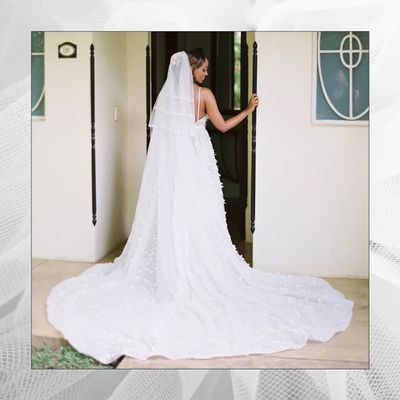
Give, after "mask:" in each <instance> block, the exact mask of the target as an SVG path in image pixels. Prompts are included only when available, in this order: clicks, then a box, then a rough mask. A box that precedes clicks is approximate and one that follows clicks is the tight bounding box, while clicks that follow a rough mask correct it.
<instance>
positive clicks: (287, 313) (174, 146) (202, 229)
mask: <svg viewBox="0 0 400 400" xmlns="http://www.w3.org/2000/svg"><path fill="white" fill-rule="evenodd" d="M193 96H194V94H193V83H192V75H191V69H190V66H189V61H188V58H187V55H186V53H185V52H179V53H175V54H174V55H173V56H172V57H171V63H170V67H169V71H168V77H167V81H166V83H165V85H164V87H163V89H162V90H161V92H160V95H159V97H158V99H157V102H156V104H155V106H154V109H153V111H152V116H151V119H150V126H151V127H152V133H151V141H150V146H149V150H148V154H147V158H146V163H145V168H144V172H143V177H142V183H141V187H140V194H139V199H138V204H137V207H136V212H135V217H134V221H133V225H132V231H131V233H130V236H129V239H128V241H127V244H126V246H125V248H124V250H123V252H122V254H121V255H120V256H119V257H117V258H116V259H115V260H114V262H111V263H103V264H97V265H95V266H93V267H91V268H89V269H87V270H86V271H84V272H83V273H81V274H80V275H79V276H76V277H72V278H69V279H67V280H65V281H63V282H61V283H59V284H58V285H57V286H55V287H54V288H53V289H52V290H51V292H50V294H49V296H48V298H47V317H48V320H49V322H50V323H51V324H52V325H53V326H54V327H55V328H56V329H57V330H59V331H60V332H62V334H63V335H64V337H65V338H66V339H67V340H68V341H69V342H70V344H71V345H72V346H73V347H75V348H76V349H77V350H78V351H80V352H82V353H84V354H87V355H90V356H92V357H94V358H96V359H97V360H99V361H100V362H102V363H110V362H112V361H114V360H116V359H117V358H119V357H120V356H122V355H127V356H130V357H133V358H136V359H141V360H145V359H147V358H148V357H150V356H154V355H161V356H165V357H168V358H170V359H182V358H211V357H216V356H233V355H247V354H252V353H271V352H278V351H282V350H286V349H296V348H299V347H302V346H304V345H305V344H306V342H307V340H317V341H327V340H329V339H330V338H331V337H332V336H333V335H334V334H335V332H340V331H343V330H345V329H346V328H347V327H348V325H349V322H350V320H351V317H352V307H353V303H352V302H351V301H349V300H347V299H345V297H344V296H343V295H342V294H341V293H340V292H338V291H336V290H335V289H333V288H332V287H331V286H330V285H329V284H328V283H327V282H326V281H324V280H322V279H319V278H315V277H310V276H296V275H283V274H279V273H269V272H265V271H261V270H258V269H252V268H250V267H249V265H248V264H247V263H246V262H245V260H244V259H243V257H242V256H241V255H239V254H238V253H237V251H236V248H235V246H234V245H233V244H232V242H231V239H230V236H229V233H228V229H227V224H226V219H225V210H224V200H223V194H222V189H221V182H220V177H219V173H218V169H217V163H216V159H215V155H214V150H213V147H212V144H211V141H210V138H209V135H208V133H207V130H206V128H205V123H206V119H207V116H204V117H203V118H201V119H200V120H198V121H197V122H195V118H194V101H193Z"/></svg>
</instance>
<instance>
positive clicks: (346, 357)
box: [32, 247, 369, 369]
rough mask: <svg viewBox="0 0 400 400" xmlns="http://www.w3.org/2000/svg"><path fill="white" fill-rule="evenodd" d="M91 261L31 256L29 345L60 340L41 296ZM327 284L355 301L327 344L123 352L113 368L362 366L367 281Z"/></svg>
mask: <svg viewBox="0 0 400 400" xmlns="http://www.w3.org/2000/svg"><path fill="white" fill-rule="evenodd" d="M121 250H122V247H120V248H118V249H116V250H115V251H113V252H111V253H110V254H109V255H107V257H105V258H104V259H102V260H101V261H100V262H108V261H111V260H113V259H114V258H115V257H117V256H118V255H119V254H120V252H121ZM92 265H93V263H78V262H71V261H54V260H38V259H34V260H33V261H32V344H33V345H40V344H41V343H43V342H45V343H47V344H49V345H52V346H59V345H61V344H66V343H67V342H66V341H65V339H63V338H62V335H61V333H60V332H58V331H57V330H56V329H54V328H53V327H52V326H51V325H50V324H49V323H48V321H47V319H46V308H45V306H46V298H47V296H48V293H49V292H50V289H51V288H52V287H53V286H55V285H56V284H57V283H58V282H61V281H62V280H64V279H66V278H68V277H71V276H75V275H77V274H79V273H80V272H82V271H83V270H85V269H86V268H89V267H90V266H92ZM327 280H328V281H329V282H330V283H331V285H332V286H333V287H335V288H336V289H338V290H339V291H341V292H342V293H343V294H344V295H345V296H346V297H347V298H349V299H351V300H353V301H354V302H355V306H354V316H353V319H352V322H351V325H350V327H349V328H348V329H347V330H346V331H345V332H342V333H338V334H336V335H335V336H334V337H333V338H332V339H331V340H330V341H329V342H327V343H317V342H309V343H308V344H307V345H306V346H305V347H303V348H302V349H299V350H288V351H284V352H280V353H274V354H271V355H266V354H262V355H261V354H260V355H251V356H239V357H218V358H212V359H208V360H196V359H185V360H169V359H167V358H165V357H158V356H154V357H151V358H149V359H148V360H145V361H141V360H136V359H133V358H130V357H124V358H123V359H122V361H121V362H120V364H119V365H118V368H129V369H134V368H163V369H164V368H165V369H168V368H204V369H212V368H229V369H235V368H239V369H241V368H253V369H259V368H261V369H262V368H307V369H314V368H323V369H333V368H341V369H352V368H356V369H362V368H368V331H369V330H368V325H369V311H368V310H369V307H368V281H367V280H365V279H327Z"/></svg>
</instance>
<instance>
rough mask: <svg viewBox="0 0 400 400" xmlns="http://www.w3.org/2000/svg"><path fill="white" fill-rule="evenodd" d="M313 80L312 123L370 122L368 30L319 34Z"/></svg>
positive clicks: (316, 37)
mask: <svg viewBox="0 0 400 400" xmlns="http://www.w3.org/2000/svg"><path fill="white" fill-rule="evenodd" d="M313 80H314V90H313V122H315V123H327V122H328V123H334V124H338V123H339V124H346V125H348V124H355V125H366V124H368V120H369V33H368V32H318V33H316V34H315V36H314V76H313Z"/></svg>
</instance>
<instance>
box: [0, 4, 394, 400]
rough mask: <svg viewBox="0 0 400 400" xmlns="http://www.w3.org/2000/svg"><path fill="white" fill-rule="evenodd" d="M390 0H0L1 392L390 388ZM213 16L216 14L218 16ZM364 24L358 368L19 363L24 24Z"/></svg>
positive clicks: (53, 395) (328, 395)
mask: <svg viewBox="0 0 400 400" xmlns="http://www.w3.org/2000/svg"><path fill="white" fill-rule="evenodd" d="M399 11H400V10H399V7H398V6H397V5H396V1H383V0H377V1H368V0H367V1H362V0H347V1H344V0H340V1H331V0H314V1H311V0H309V1H302V0H286V1H285V0H275V1H272V0H259V1H250V0H247V1H243V2H240V3H239V4H238V6H235V7H233V6H232V3H231V2H228V1H226V0H225V1H220V2H215V1H210V0H205V1H203V2H201V3H200V2H195V3H188V2H183V1H178V0H176V1H172V0H167V1H165V0H164V1H161V0H160V1H155V0H152V1H128V0H117V1H115V0H114V1H112V0H100V1H94V0H87V1H85V2H82V1H77V0H71V1H69V2H67V3H66V2H63V1H61V0H42V1H32V2H29V3H26V2H22V0H13V1H10V0H2V1H1V3H0V33H1V38H2V40H1V44H0V70H1V71H2V72H1V75H0V132H1V133H0V278H1V279H0V398H1V399H24V400H25V399H42V400H45V399H52V400H56V399H57V400H58V399H60V400H61V399H87V400H90V399H93V400H102V399H110V400H117V399H118V400H125V399H139V398H140V399H162V400H164V399H168V400H169V399H193V400H196V399H203V400H206V399H216V398H218V399H232V398H234V399H240V400H247V399H269V398H273V399H277V400H279V399H282V400H283V399H292V398H293V394H294V393H296V398H297V399H310V400H315V399H334V400H345V399H349V400H353V399H398V398H400V373H399V371H400V341H399V337H400V156H399V155H400V135H399V126H400V96H399V93H400V79H399V78H398V74H399V61H400V12H399ZM221 15H224V18H221ZM114 29H115V30H163V29H166V30H175V29H176V30H254V29H256V30H369V31H371V36H370V47H371V129H370V145H371V146H370V149H371V150H370V180H371V186H370V196H371V204H370V212H371V217H370V238H371V256H370V272H371V281H370V282H371V299H370V300H371V303H370V304H371V328H370V335H371V346H370V347H371V357H370V366H371V368H370V370H365V371H363V370H362V371H312V370H310V371H302V370H297V371H296V370H293V371H292V370H288V371H283V370H282V371H239V370H233V371H229V370H226V371H217V370H215V371H194V370H193V371H191V370H188V371H175V370H172V371H168V370H164V371H163V370H154V371H123V370H121V371H55V370H49V371H32V370H31V369H30V353H31V344H30V341H31V337H30V326H31V316H30V304H31V281H30V273H31V266H30V257H31V248H30V243H31V238H30V223H31V219H30V193H31V184H30V178H31V174H30V154H31V153H30V144H31V143H30V76H29V75H30V31H31V30H114Z"/></svg>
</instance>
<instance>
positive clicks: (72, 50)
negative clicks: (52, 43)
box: [58, 42, 76, 58]
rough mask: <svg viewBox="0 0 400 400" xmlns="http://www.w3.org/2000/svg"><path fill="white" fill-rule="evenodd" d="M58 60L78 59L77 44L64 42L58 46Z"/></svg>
mask: <svg viewBox="0 0 400 400" xmlns="http://www.w3.org/2000/svg"><path fill="white" fill-rule="evenodd" d="M58 58H76V44H74V43H71V42H64V43H61V44H60V45H59V46H58Z"/></svg>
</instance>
